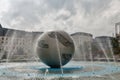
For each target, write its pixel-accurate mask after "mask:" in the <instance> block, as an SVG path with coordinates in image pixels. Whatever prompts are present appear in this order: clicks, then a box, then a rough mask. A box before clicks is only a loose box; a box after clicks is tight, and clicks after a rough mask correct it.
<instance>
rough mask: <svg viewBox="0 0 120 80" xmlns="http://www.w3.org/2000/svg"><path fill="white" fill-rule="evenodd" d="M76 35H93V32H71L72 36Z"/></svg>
mask: <svg viewBox="0 0 120 80" xmlns="http://www.w3.org/2000/svg"><path fill="white" fill-rule="evenodd" d="M74 35H84V36H91V37H92V36H93V35H92V34H90V33H85V32H76V33H73V34H71V36H74Z"/></svg>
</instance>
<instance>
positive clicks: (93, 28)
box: [0, 0, 120, 36]
mask: <svg viewBox="0 0 120 80" xmlns="http://www.w3.org/2000/svg"><path fill="white" fill-rule="evenodd" d="M117 22H120V0H0V23H1V24H2V25H3V27H6V28H12V29H20V30H26V31H51V30H64V31H66V32H68V33H75V32H86V33H91V34H93V35H94V36H103V35H104V36H112V34H113V33H114V25H115V23H117Z"/></svg>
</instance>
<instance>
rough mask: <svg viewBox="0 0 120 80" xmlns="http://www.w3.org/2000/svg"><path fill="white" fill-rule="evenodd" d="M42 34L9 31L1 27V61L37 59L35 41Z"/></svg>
mask: <svg viewBox="0 0 120 80" xmlns="http://www.w3.org/2000/svg"><path fill="white" fill-rule="evenodd" d="M42 33H43V32H27V31H21V30H14V29H7V28H2V26H1V25H0V59H8V60H11V59H32V58H33V59H35V52H34V51H35V50H34V47H35V41H36V40H37V39H38V38H39V36H40V35H41V34H42Z"/></svg>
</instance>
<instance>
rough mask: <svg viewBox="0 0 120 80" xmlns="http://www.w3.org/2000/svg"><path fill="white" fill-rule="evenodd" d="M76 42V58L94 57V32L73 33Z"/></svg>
mask: <svg viewBox="0 0 120 80" xmlns="http://www.w3.org/2000/svg"><path fill="white" fill-rule="evenodd" d="M71 36H72V38H73V41H74V44H75V54H74V57H73V58H74V59H75V60H84V61H86V60H87V59H91V58H92V50H91V49H92V40H93V37H92V34H89V33H84V32H77V33H74V34H71Z"/></svg>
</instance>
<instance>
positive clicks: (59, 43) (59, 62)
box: [37, 31, 74, 68]
mask: <svg viewBox="0 0 120 80" xmlns="http://www.w3.org/2000/svg"><path fill="white" fill-rule="evenodd" d="M37 54H38V56H39V58H40V59H41V61H42V62H43V63H45V64H46V65H48V66H50V67H51V68H60V67H61V66H63V65H65V64H67V63H68V62H69V61H70V60H71V58H72V56H73V54H74V43H73V40H72V39H71V37H70V36H69V35H68V34H67V33H66V32H64V31H51V32H46V33H43V34H42V35H41V37H40V39H39V40H38V43H37Z"/></svg>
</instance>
